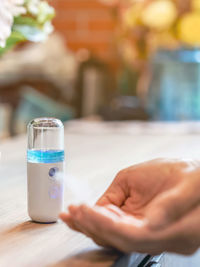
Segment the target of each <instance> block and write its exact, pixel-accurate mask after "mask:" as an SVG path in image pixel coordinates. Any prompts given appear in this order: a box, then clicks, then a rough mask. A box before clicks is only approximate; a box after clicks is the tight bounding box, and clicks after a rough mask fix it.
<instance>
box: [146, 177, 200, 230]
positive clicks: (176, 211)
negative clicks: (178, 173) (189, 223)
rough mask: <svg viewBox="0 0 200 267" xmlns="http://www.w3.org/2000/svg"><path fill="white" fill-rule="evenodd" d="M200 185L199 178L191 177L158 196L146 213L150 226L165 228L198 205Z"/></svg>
mask: <svg viewBox="0 0 200 267" xmlns="http://www.w3.org/2000/svg"><path fill="white" fill-rule="evenodd" d="M199 185H200V179H199V178H198V179H193V180H192V179H191V180H190V181H186V182H184V183H182V184H181V185H179V186H176V187H175V188H173V189H171V190H169V191H166V192H165V193H163V194H161V195H160V196H158V197H157V198H156V199H155V200H154V201H153V202H152V203H150V205H149V208H148V210H147V213H146V216H147V220H148V222H149V227H150V228H152V229H154V230H156V229H157V230H159V229H162V228H165V227H167V226H168V225H169V224H172V223H174V222H175V221H177V220H178V219H180V218H181V217H182V216H184V215H185V214H186V213H187V212H189V211H190V210H191V209H193V208H194V207H196V205H198V203H199V201H200V194H199V192H198V190H199Z"/></svg>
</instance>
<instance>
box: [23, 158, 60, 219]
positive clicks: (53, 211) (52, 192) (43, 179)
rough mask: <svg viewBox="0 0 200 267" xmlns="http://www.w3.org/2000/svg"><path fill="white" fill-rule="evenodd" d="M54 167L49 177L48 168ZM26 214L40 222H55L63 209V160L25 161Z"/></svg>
mask: <svg viewBox="0 0 200 267" xmlns="http://www.w3.org/2000/svg"><path fill="white" fill-rule="evenodd" d="M51 168H56V170H57V171H56V174H55V175H54V176H53V177H51V176H50V175H49V170H50V169H51ZM27 177H28V181H27V182H28V214H29V216H30V217H31V219H32V220H33V221H36V222H40V223H52V222H56V221H57V219H58V215H59V213H60V212H61V211H62V210H63V202H64V162H59V163H30V162H28V163H27Z"/></svg>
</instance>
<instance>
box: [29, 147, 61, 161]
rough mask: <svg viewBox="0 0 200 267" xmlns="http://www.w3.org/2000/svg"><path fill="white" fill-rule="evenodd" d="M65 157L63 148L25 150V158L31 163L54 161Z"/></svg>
mask: <svg viewBox="0 0 200 267" xmlns="http://www.w3.org/2000/svg"><path fill="white" fill-rule="evenodd" d="M64 159H65V153H64V150H33V149H29V150H28V151H27V160H28V162H31V163H56V162H63V161H64Z"/></svg>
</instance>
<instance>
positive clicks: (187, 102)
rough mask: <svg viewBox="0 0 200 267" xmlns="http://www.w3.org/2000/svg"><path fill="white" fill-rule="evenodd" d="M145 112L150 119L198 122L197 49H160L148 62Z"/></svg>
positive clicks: (199, 73)
mask: <svg viewBox="0 0 200 267" xmlns="http://www.w3.org/2000/svg"><path fill="white" fill-rule="evenodd" d="M151 69H152V77H151V82H150V87H149V92H148V101H147V110H148V113H149V114H150V116H151V118H152V119H153V120H164V121H180V120H200V50H199V49H193V50H189V49H180V50H175V51H166V50H162V51H159V52H157V53H156V55H155V56H154V58H153V59H152V61H151Z"/></svg>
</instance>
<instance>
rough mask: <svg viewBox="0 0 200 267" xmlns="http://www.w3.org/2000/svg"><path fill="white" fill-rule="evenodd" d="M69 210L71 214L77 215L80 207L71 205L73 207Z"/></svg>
mask: <svg viewBox="0 0 200 267" xmlns="http://www.w3.org/2000/svg"><path fill="white" fill-rule="evenodd" d="M68 210H69V213H71V214H73V215H75V214H76V213H77V210H78V207H77V206H74V205H71V206H69V208H68Z"/></svg>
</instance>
